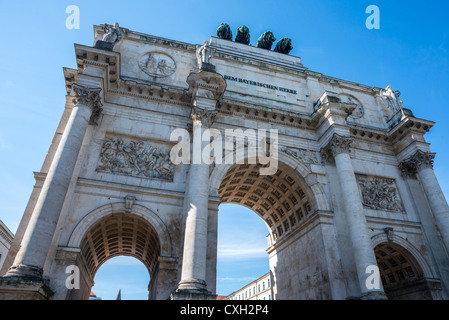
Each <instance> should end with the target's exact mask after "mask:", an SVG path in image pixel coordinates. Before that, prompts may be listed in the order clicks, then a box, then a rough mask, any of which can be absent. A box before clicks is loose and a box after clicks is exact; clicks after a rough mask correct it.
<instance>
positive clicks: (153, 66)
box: [139, 52, 176, 78]
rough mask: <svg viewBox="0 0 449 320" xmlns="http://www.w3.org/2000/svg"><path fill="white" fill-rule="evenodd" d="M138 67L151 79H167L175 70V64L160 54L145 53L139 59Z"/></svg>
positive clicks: (169, 58)
mask: <svg viewBox="0 0 449 320" xmlns="http://www.w3.org/2000/svg"><path fill="white" fill-rule="evenodd" d="M139 67H140V69H141V70H142V71H143V72H145V73H146V74H147V75H149V76H152V77H161V78H162V77H168V76H171V75H172V74H173V73H174V72H175V70H176V62H175V60H173V58H172V57H170V56H169V55H167V54H165V53H162V52H147V53H145V54H144V55H142V56H141V57H140V59H139Z"/></svg>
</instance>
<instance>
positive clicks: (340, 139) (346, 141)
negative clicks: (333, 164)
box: [327, 133, 354, 157]
mask: <svg viewBox="0 0 449 320" xmlns="http://www.w3.org/2000/svg"><path fill="white" fill-rule="evenodd" d="M353 141H354V138H350V137H344V136H341V135H339V134H337V133H334V135H333V137H332V139H331V140H330V141H329V143H328V145H327V148H329V149H330V150H331V151H332V155H333V156H334V157H335V156H337V155H338V154H340V153H350V152H351V144H352V142H353Z"/></svg>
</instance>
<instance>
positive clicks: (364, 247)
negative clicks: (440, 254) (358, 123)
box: [329, 134, 386, 299]
mask: <svg viewBox="0 0 449 320" xmlns="http://www.w3.org/2000/svg"><path fill="white" fill-rule="evenodd" d="M352 140H353V139H352V138H347V137H343V136H340V135H338V134H334V136H333V137H332V139H331V141H330V143H329V148H330V150H331V152H332V155H333V157H334V159H335V165H336V167H337V172H338V178H339V182H340V187H341V194H342V202H343V205H344V209H345V215H346V221H347V224H348V228H349V236H350V239H351V241H352V247H353V250H354V261H355V265H356V270H357V276H358V280H359V285H360V290H361V298H362V299H385V298H386V297H385V293H384V291H383V288H382V283H381V282H380V281H379V283H380V288H379V289H378V290H376V289H368V288H367V286H366V280H367V278H368V276H370V275H371V273H366V268H367V267H368V266H370V265H374V266H377V261H376V257H375V255H374V250H373V248H372V244H371V238H370V236H369V234H368V225H367V223H366V218H365V214H364V212H363V211H364V210H363V204H362V200H361V197H360V192H359V188H358V185H357V180H356V178H355V174H354V168H353V166H352V160H351V157H350V155H349V153H350V145H351V143H352Z"/></svg>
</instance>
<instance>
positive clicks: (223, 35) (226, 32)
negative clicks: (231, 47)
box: [217, 23, 232, 41]
mask: <svg viewBox="0 0 449 320" xmlns="http://www.w3.org/2000/svg"><path fill="white" fill-rule="evenodd" d="M217 37H218V38H220V39H224V40H230V41H232V31H231V28H230V27H229V25H228V24H227V23H222V24H220V26H219V27H218V29H217Z"/></svg>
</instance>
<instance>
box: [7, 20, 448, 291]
mask: <svg viewBox="0 0 449 320" xmlns="http://www.w3.org/2000/svg"><path fill="white" fill-rule="evenodd" d="M114 28H115V29H114ZM116 31H117V33H116ZM222 31H223V32H222V33H220V35H219V37H211V39H209V40H208V41H206V42H204V43H203V44H188V43H182V42H178V41H174V40H169V39H163V38H160V37H155V36H151V35H144V34H142V33H139V32H133V31H126V30H125V29H123V28H119V27H118V26H115V27H113V26H109V27H108V28H105V27H104V26H96V27H95V40H96V41H97V43H99V41H106V42H108V43H113V44H114V47H113V48H114V51H108V50H101V49H100V48H95V47H91V46H83V45H75V53H76V63H77V66H78V68H77V69H76V70H75V69H64V78H65V80H66V86H67V99H66V108H65V111H64V113H63V116H62V118H61V122H60V124H59V126H58V128H57V131H56V133H55V137H54V139H53V142H52V145H51V146H50V148H49V151H48V154H47V156H46V158H45V161H44V164H43V166H42V169H41V171H40V172H37V173H36V174H35V179H36V184H35V187H34V189H33V192H32V194H31V196H30V201H29V203H28V205H27V208H26V210H25V212H24V217H23V220H22V223H21V224H20V226H19V229H18V231H17V234H16V236H15V238H14V240H13V242H12V244H11V249H10V251H9V254H8V257H7V258H6V260H5V264H4V266H3V267H2V274H5V273H7V272H8V270H10V276H11V277H9V278H8V277H7V278H5V277H3V278H1V279H0V297H2V298H3V297H9V298H14V297H17V298H18V297H21V298H36V297H38V298H50V299H86V298H87V297H88V295H89V292H90V288H91V287H92V285H93V283H94V277H95V272H96V270H97V269H98V267H99V266H100V263H99V262H100V261H101V262H102V261H105V260H107V259H108V258H110V257H112V256H114V255H115V254H127V255H131V256H134V257H136V258H138V259H140V260H141V261H144V264H145V265H146V266H147V268H148V270H149V272H150V278H151V283H150V285H149V297H150V298H151V299H169V298H170V297H171V298H173V299H178V298H179V299H198V298H199V299H207V298H211V297H212V298H213V297H214V296H215V294H217V292H216V270H217V265H216V264H217V223H218V222H217V221H218V219H217V212H218V205H219V203H221V202H222V203H234V204H240V205H244V206H246V207H248V208H250V209H252V210H253V211H254V212H256V213H257V214H258V215H259V216H260V217H261V219H263V220H264V221H265V223H266V225H267V229H268V236H267V240H268V245H267V246H268V249H267V252H268V253H269V260H270V272H271V274H272V275H273V283H272V293H273V298H275V299H346V298H355V299H360V298H382V297H384V295H383V291H382V290H384V289H385V292H386V293H387V297H391V298H399V297H401V298H404V297H405V298H406V297H417V296H421V297H432V298H438V297H440V298H441V297H442V298H447V297H448V293H447V292H446V291H445V290H446V289H445V288H448V287H449V271H448V270H449V260H448V258H447V257H448V255H447V252H446V247H449V240H448V239H449V236H448V235H449V232H448V231H449V223H448V221H447V217H448V216H449V213H448V209H447V202H446V200H445V199H444V196H443V194H442V191H441V188H439V185H438V181H437V178H436V177H435V173H434V171H433V168H432V161H433V154H432V153H430V150H429V144H428V143H427V142H426V140H425V138H424V135H425V133H426V132H427V131H428V130H429V129H430V128H431V127H432V126H433V122H431V121H427V120H423V119H418V118H416V117H413V114H412V113H411V112H410V111H407V110H406V109H404V108H403V103H402V101H401V100H400V99H399V93H398V92H395V91H393V89H392V88H391V87H387V88H386V89H382V88H377V87H372V86H365V85H363V84H358V83H353V82H350V81H345V80H341V79H337V78H334V77H330V76H326V75H324V74H322V73H319V72H315V71H312V70H310V69H307V68H305V67H304V65H303V63H302V61H301V58H299V57H294V56H290V55H287V54H281V53H280V52H274V51H270V50H269V49H271V46H272V44H273V42H274V41H275V40H274V37H270V36H269V35H266V37H263V38H262V39H261V42H263V43H261V45H260V46H258V47H255V46H249V45H246V44H245V42H243V43H242V42H239V41H235V42H234V41H229V40H232V38H231V39H230V38H229V34H227V35H226V28H223V30H222ZM231 37H232V36H231ZM239 37H240V35H239ZM225 39H228V40H225ZM261 47H264V48H266V49H267V50H261V49H260V48H261ZM77 84H78V85H77ZM79 86H81V87H79ZM100 86H101V91H99V90H98V88H100ZM95 88H97V89H95ZM401 97H402V96H401ZM100 98H101V99H100ZM208 128H211V129H214V130H217V131H218V132H220V133H222V140H223V141H222V145H221V146H220V147H221V148H220V150H222V151H223V160H229V158H230V157H229V154H231V156H232V161H231V162H230V163H226V162H225V161H223V162H222V163H221V164H220V163H215V162H212V163H213V164H211V165H208V164H207V165H204V163H201V164H199V165H198V166H194V165H192V164H178V165H173V163H172V162H171V160H170V159H169V158H168V155H169V154H170V150H171V148H172V147H173V145H175V144H176V143H178V142H179V141H178V140H176V139H175V140H173V139H172V137H171V135H172V133H173V132H174V130H175V129H183V130H186V131H187V130H188V129H190V130H191V131H190V132H191V134H192V133H194V132H196V133H197V134H198V133H201V132H204V131H205V130H206V129H208ZM230 129H231V130H234V131H235V130H241V132H242V135H243V136H244V139H243V141H240V142H237V140H236V139H235V136H232V135H231V136H226V135H225V134H224V132H225V131H226V130H230ZM258 130H266V132H267V133H268V132H270V130H277V136H276V139H274V138H273V136H270V137H268V139H259V140H257V139H253V138H254V137H255V136H257V132H258ZM234 131H233V132H234ZM200 136H201V134H200ZM197 137H198V136H197ZM196 141H197V142H198V141H200V144H201V145H202V146H204V145H207V142H210V139H209V140H208V139H205V141H202V140H201V139H199V140H198V139H196ZM253 141H257V143H256V144H255V145H257V146H259V145H260V146H261V147H262V146H263V148H261V150H262V152H261V153H260V154H259V155H257V154H256V156H254V154H251V153H250V152H249V148H248V147H251V145H252V143H253ZM191 144H193V141H192V140H191V141H189V148H188V150H189V151H190V146H191ZM275 145H277V146H278V149H279V150H278V151H279V152H276V154H277V158H276V159H277V163H278V167H277V171H276V172H275V173H273V174H270V175H263V174H261V173H260V169H263V168H264V167H266V166H267V165H266V163H265V164H263V163H261V162H260V161H257V160H258V159H259V160H260V159H262V157H260V156H265V157H267V158H269V156H270V155H273V154H275V152H273V151H274V150H273V149H272V147H273V146H275ZM239 146H243V147H242V148H239ZM245 148H247V149H245ZM242 149H243V150H242ZM319 155H321V156H319ZM206 156H207V155H206ZM209 156H211V155H209ZM211 157H212V156H211ZM205 158H207V157H205ZM255 160H256V161H255ZM253 161H254V162H253ZM401 170H402V171H403V172H406V173H407V172H408V174H405V175H404V176H402V175H401ZM50 182H54V183H56V184H54V185H52V186H51V188H50V187H49V184H50ZM43 203H46V204H45V206H43ZM42 208H44V209H45V210H43V209H42ZM44 211H45V219H44V215H43V214H42V212H44ZM250 227H251V226H248V228H250ZM386 228H390V229H391V228H393V229H391V230H393V232H388V234H387V233H385V230H386ZM390 229H387V230H390ZM108 232H109V233H108ZM108 234H109V235H110V237H109V238H108V237H107V236H106V235H108ZM441 239H443V240H441ZM242 245H243V244H242ZM388 248H392V250H396V251H395V252H392V251H391V250H390V249H388ZM382 253H387V254H388V256H389V257H390V256H391V258H392V259H396V260H397V261H401V259H402V258H406V259H405V260H404V261H406V262H407V263H408V265H407V266H404V267H403V268H399V267H398V269H397V270H396V269H395V270H392V269H391V268H386V269H385V270H383V269H382V268H381V276H382V277H384V279H387V278H388V279H390V278H389V277H391V279H396V280H398V283H399V287H398V288H399V289H398V290H393V289H394V288H393V287H392V285H391V282H389V281H387V282H385V283H386V285H385V288H383V286H380V288H379V289H369V290H368V289H367V287H366V282H365V280H366V279H367V277H366V276H367V274H366V268H367V267H368V266H369V265H377V264H382V263H386V262H385V261H386V260H385V259H384V258H382ZM397 253H400V254H401V256H402V257H401V256H399V255H398V254H397ZM396 260H394V261H396ZM21 265H22V269H21V268H20V266H21ZM69 265H76V266H78V267H79V269H80V274H81V275H80V286H81V287H80V289H69V288H67V287H66V286H65V279H67V276H68V275H67V274H66V273H65V270H66V267H67V266H69ZM24 266H28V267H27V268H25V267H24ZM409 266H410V268H411V270H412V271H413V272H414V273H413V275H416V277H415V276H413V277H408V278H406V279H408V280H410V281H412V282H413V283H414V284H413V285H412V286H411V287H408V284H406V283H405V282H401V281H402V280H401V278H400V275H398V274H397V273H396V272H403V273H404V272H405V273H406V272H407V270H409V269H407V268H408V267H409ZM10 267H12V268H10ZM25 269H28V271H29V272H28V273H31V271H32V270H34V271H36V270H37V271H38V272H37V273H38V278H39V277H40V278H43V279H48V283H47V282H46V283H45V284H46V285H47V287H48V288H49V289H50V290H51V291H52V292H54V295H53V296H51V297H50V296H46V294H45V292H44V293H42V290H41V287H36V284H35V282H36V281H35V280H36V279H34V280H31V278H30V277H28V278H27V279H28V280H27V281H25V282H23V283H22V282H21V281H22V280H23V279H24V278H21V276H23V274H22V275H21V272H22V271H23V272H25V271H26V270H25ZM30 270H31V271H30ZM267 271H268V270H267ZM392 272H395V274H392ZM25 273H26V272H25ZM34 273H35V272H34ZM405 273H404V274H405ZM389 274H390V276H389ZM399 274H400V273H399ZM404 274H403V275H404ZM410 274H411V273H410ZM28 276H30V274H28ZM8 279H10V280H8ZM11 279H13V280H14V281H15V282H14V281H11ZM404 279H405V278H404ZM426 279H434V280H432V281H434V282H432V281H428V280H426ZM19 280H20V281H19ZM399 280H401V281H399ZM14 283H15V284H14ZM41 284H43V282H41ZM439 285H441V286H440V287H439ZM401 288H402V289H401ZM410 288H412V289H413V288H415V289H416V288H418V289H419V290H420V291H419V293H416V294H415V293H414V294H413V295H411V293H410V292H411V291H410V290H409V289H410ZM439 288H442V289H441V290H440V289H439ZM176 290H178V291H176ZM29 292H33V293H32V294H31V295H28V293H29ZM174 292H177V294H175V295H172V296H171V294H172V293H174ZM389 294H390V296H389Z"/></svg>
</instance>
